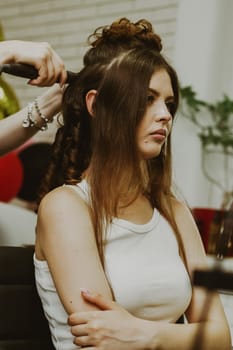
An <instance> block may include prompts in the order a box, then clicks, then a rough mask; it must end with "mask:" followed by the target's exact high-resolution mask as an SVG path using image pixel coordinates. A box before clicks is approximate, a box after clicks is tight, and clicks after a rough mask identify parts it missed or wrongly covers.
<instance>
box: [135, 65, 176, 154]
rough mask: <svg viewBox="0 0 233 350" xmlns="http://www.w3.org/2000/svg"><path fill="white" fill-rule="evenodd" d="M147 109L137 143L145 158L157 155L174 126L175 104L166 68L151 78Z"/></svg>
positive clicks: (139, 127) (138, 132) (140, 125)
mask: <svg viewBox="0 0 233 350" xmlns="http://www.w3.org/2000/svg"><path fill="white" fill-rule="evenodd" d="M147 100H148V102H147V109H146V112H145V115H144V117H143V118H142V120H141V121H140V123H139V126H138V129H137V145H138V149H139V152H140V154H141V156H142V158H143V159H150V158H154V157H157V156H158V155H159V154H160V152H161V149H162V146H163V144H164V143H165V141H166V139H167V137H168V135H169V133H170V130H171V126H172V115H171V113H170V111H171V110H173V106H174V94H173V89H172V85H171V79H170V77H169V75H168V73H167V71H166V70H165V69H161V70H159V71H156V72H155V73H154V74H153V75H152V77H151V80H150V84H149V90H148V97H147Z"/></svg>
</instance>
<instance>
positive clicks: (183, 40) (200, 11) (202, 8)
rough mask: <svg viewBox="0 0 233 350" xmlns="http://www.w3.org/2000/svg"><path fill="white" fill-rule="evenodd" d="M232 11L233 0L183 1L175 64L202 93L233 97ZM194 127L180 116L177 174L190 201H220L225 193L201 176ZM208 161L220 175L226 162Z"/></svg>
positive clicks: (211, 203)
mask: <svg viewBox="0 0 233 350" xmlns="http://www.w3.org/2000/svg"><path fill="white" fill-rule="evenodd" d="M232 14H233V1H232V0H221V1H219V0H205V1H203V0H195V1H194V0H180V1H179V10H178V18H177V32H176V34H177V35H176V44H175V54H174V64H175V66H176V69H177V71H178V74H179V77H180V80H181V83H182V85H192V86H193V88H194V90H195V91H196V92H197V94H198V97H199V98H200V99H206V100H207V101H210V102H211V101H216V100H219V99H221V98H222V96H223V93H226V94H228V95H229V96H231V98H232V97H233V65H232V55H233V42H232V33H233V23H232ZM203 118H205V116H204V115H203ZM196 131H197V130H195V128H194V127H193V125H192V124H191V123H189V121H186V120H184V119H183V117H181V116H179V118H178V120H177V122H176V126H175V132H174V137H173V144H174V168H175V179H176V182H177V184H178V186H179V187H180V188H181V190H182V192H183V194H184V197H185V198H186V199H187V200H188V203H189V204H190V206H192V207H193V206H209V207H219V205H220V202H221V194H222V193H221V192H220V191H219V190H217V188H216V187H215V186H213V185H210V183H209V182H208V181H207V180H206V179H205V177H204V176H203V173H202V171H201V150H200V142H199V139H198V137H197V134H196ZM208 165H209V170H210V172H212V173H213V174H214V176H217V178H219V179H222V176H223V173H222V168H221V167H222V164H221V163H219V162H216V163H215V164H213V162H212V163H211V164H208ZM231 174H232V173H229V177H230V178H231V179H232V175H231Z"/></svg>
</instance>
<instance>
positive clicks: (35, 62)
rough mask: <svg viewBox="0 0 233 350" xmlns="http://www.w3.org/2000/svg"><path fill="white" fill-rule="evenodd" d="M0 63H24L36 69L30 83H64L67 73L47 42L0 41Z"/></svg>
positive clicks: (39, 84)
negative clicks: (36, 73)
mask: <svg viewBox="0 0 233 350" xmlns="http://www.w3.org/2000/svg"><path fill="white" fill-rule="evenodd" d="M0 63H25V64H30V65H32V66H34V67H35V68H36V69H37V70H38V77H37V78H36V79H32V80H30V81H29V84H31V85H37V86H50V85H53V84H54V83H55V82H59V83H60V84H62V85H63V84H65V82H66V78H67V74H66V70H65V66H64V63H63V61H62V59H61V58H60V57H59V55H58V54H57V53H56V52H55V51H54V50H53V48H52V47H51V45H50V44H49V43H47V42H31V41H20V40H9V41H3V42H1V43H0Z"/></svg>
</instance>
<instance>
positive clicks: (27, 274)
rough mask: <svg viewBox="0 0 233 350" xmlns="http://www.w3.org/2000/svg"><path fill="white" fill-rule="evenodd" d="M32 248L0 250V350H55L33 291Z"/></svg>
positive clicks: (1, 248) (6, 248)
mask: <svg viewBox="0 0 233 350" xmlns="http://www.w3.org/2000/svg"><path fill="white" fill-rule="evenodd" d="M33 253H34V247H32V246H31V247H13V246H11V247H7V246H0V350H54V347H53V345H52V342H51V338H50V332H49V327H48V323H47V320H46V318H45V316H44V313H43V309H42V305H41V302H40V299H39V296H38V294H37V291H36V286H35V280H34V267H33Z"/></svg>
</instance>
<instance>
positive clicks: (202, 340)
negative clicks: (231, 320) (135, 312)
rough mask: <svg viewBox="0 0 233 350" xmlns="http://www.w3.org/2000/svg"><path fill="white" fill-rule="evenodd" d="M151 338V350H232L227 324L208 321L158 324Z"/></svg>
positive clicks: (154, 326)
mask: <svg viewBox="0 0 233 350" xmlns="http://www.w3.org/2000/svg"><path fill="white" fill-rule="evenodd" d="M148 327H153V328H154V330H155V329H156V331H154V332H155V334H154V336H152V337H151V339H150V342H149V344H148V345H149V347H148V349H150V350H177V349H179V350H219V349H221V350H230V349H231V341H230V334H229V330H227V329H226V326H225V324H224V325H221V324H219V323H218V322H216V321H208V322H201V323H192V324H172V323H168V324H167V323H160V322H159V323H158V325H157V326H156V325H155V324H153V325H152V324H151V325H150V326H148Z"/></svg>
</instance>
